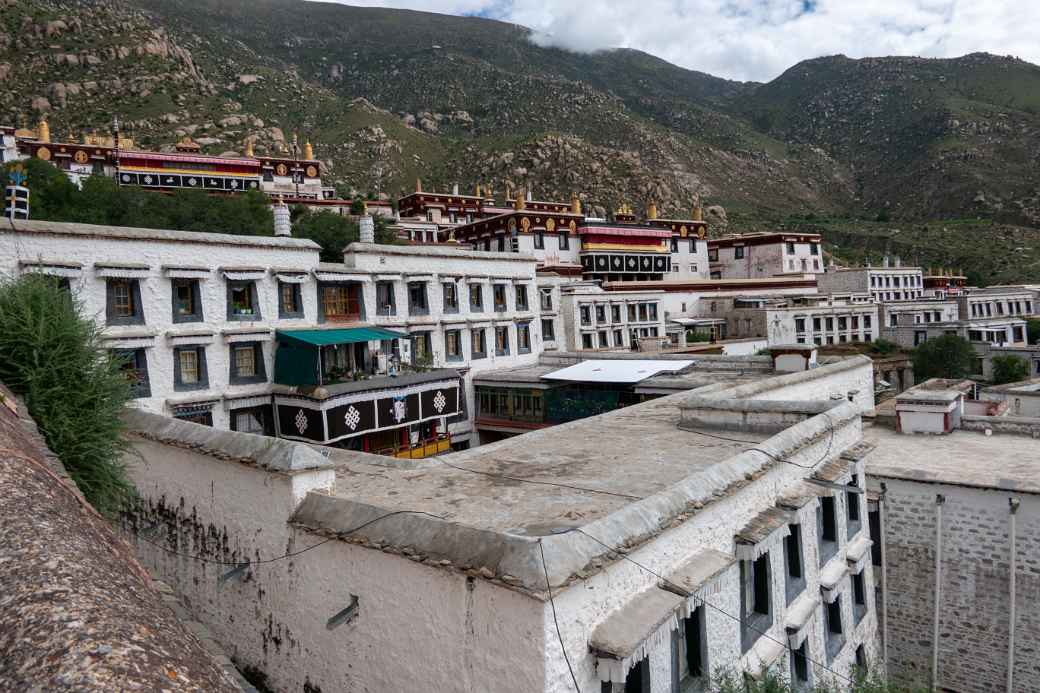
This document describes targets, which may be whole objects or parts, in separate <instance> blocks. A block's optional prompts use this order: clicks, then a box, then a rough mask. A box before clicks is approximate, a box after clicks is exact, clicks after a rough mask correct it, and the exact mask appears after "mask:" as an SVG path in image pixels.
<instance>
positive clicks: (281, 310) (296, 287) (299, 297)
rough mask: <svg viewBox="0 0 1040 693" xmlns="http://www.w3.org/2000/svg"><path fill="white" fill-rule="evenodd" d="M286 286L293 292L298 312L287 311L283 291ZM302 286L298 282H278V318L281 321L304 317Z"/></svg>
mask: <svg viewBox="0 0 1040 693" xmlns="http://www.w3.org/2000/svg"><path fill="white" fill-rule="evenodd" d="M286 286H291V287H292V290H293V302H294V303H296V310H285V303H284V302H283V301H282V290H283V289H284V287H286ZM301 286H302V285H301V284H299V283H297V282H283V281H281V280H279V281H278V317H279V319H281V320H291V319H293V318H302V317H303V291H302V290H301V288H300V287H301Z"/></svg>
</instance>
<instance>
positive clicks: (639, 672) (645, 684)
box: [608, 657, 650, 693]
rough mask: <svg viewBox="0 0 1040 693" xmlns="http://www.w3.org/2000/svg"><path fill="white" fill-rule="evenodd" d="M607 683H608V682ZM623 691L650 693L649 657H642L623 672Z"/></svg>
mask: <svg viewBox="0 0 1040 693" xmlns="http://www.w3.org/2000/svg"><path fill="white" fill-rule="evenodd" d="M608 685H609V684H608ZM624 690H625V693H650V658H649V657H643V658H642V659H641V660H639V662H638V663H637V664H636V665H635V666H634V667H632V668H631V669H629V670H628V673H627V674H625V689H624Z"/></svg>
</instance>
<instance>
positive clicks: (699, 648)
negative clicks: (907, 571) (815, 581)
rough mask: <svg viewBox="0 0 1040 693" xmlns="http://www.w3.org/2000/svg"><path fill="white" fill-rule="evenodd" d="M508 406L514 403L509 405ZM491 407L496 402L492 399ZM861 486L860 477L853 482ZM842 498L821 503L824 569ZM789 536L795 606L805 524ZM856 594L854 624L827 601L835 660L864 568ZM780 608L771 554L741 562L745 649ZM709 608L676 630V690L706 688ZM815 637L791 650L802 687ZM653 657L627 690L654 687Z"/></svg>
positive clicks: (862, 598)
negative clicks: (650, 684)
mask: <svg viewBox="0 0 1040 693" xmlns="http://www.w3.org/2000/svg"><path fill="white" fill-rule="evenodd" d="M507 404H508V403H507ZM489 406H490V403H489ZM850 484H851V485H852V486H858V479H857V477H855V476H853V478H852V481H851V482H850ZM845 496H846V504H845V506H846V525H847V528H848V529H847V535H848V537H849V538H852V537H853V536H855V535H856V534H857V533H858V532H859V531H860V529H861V528H862V517H861V512H862V508H861V507H860V503H861V501H860V494H858V493H855V492H851V491H850V492H846V494H845ZM836 501H837V499H836V498H835V497H833V496H825V497H823V498H821V499H820V504H819V505H818V506H817V510H816V512H817V522H816V526H817V542H818V545H819V556H820V563H819V565H820V567H821V568H822V567H823V566H824V565H825V564H826V563H827V561H828V560H829V559H830V558H832V557H833V556H834V555H836V554H837V547H838V545H839V544H840V540H839V535H838V530H837V527H838V522H837V503H836ZM788 529H789V534H788V536H787V537H786V538H785V539H784V543H783V556H784V558H783V563H784V600H785V604H786V605H788V606H789V605H790V604H792V603H793V602H794V601H795V599H797V598H798V597H799V596H800V595H801V594H802V593H803V592H804V591H805V588H806V584H807V581H806V571H805V547H804V543H803V536H802V526H801V525H800V524H791V525H789V526H788ZM850 583H851V588H852V589H851V593H852V594H851V596H852V610H851V613H852V623H851V624H850V623H846V620H845V618H844V616H843V610H842V597H841V595H835V596H834V597H833V599H832V600H831V601H830V602H827V601H826V600H825V601H824V603H823V604H822V605H821V607H820V608H821V612H822V614H821V616H822V622H823V625H824V637H825V647H826V661H827V663H828V664H829V663H831V662H833V661H834V659H835V658H836V657H837V656H838V654H839V653H840V652H841V650H842V648H843V647H844V646H845V644H846V640H847V638H846V634H847V633H848V632H849V631H850V628H852V627H855V626H856V625H858V624H859V623H860V622H861V621H862V620H863V619H864V618H865V617H866V615H867V613H868V609H869V606H868V603H867V591H866V578H865V575H864V573H863V571H862V570H861V571H860V572H858V573H855V574H852V575H851V576H850ZM777 612H778V610H777V608H776V605H774V604H773V568H772V562H771V555H770V552H768V551H767V552H765V553H763V554H762V555H761V556H758V557H757V558H755V559H751V560H743V561H741V562H740V616H741V651H742V652H745V653H746V652H748V651H749V650H750V649H751V648H752V647H753V646H754V645H755V643H756V642H757V641H758V639H759V638H761V637H763V635H762V634H763V633H766V632H768V631H769V629H770V628H771V627H772V626H773V623H774V621H775V618H776V614H777ZM705 616H706V613H705V607H704V606H703V605H701V606H698V607H697V608H696V609H694V610H693V611H691V613H690V615H689V617H687V618H685V619H682V620H681V621H680V624H679V628H678V629H676V630H674V631H673V632H672V642H671V654H672V688H671V690H673V691H694V690H706V689H707V683H708V681H707V679H708V677H709V676H710V672H711V664H712V663H711V662H710V661H708V647H707V629H706V624H705ZM808 642H809V639H808V638H806V639H805V641H803V642H802V644H801V645H799V646H798V647H797V648H794V647H792V648H790V663H789V671H790V676H791V683H792V684H794V687H795V688H796V689H799V690H800V689H803V688H807V687H808V686H810V685H811V684H812V681H811V678H812V668H811V667H810V666H809V663H810V658H809V651H808ZM855 659H856V665H857V666H858V667H860V668H863V669H865V668H866V667H867V658H866V650H865V648H864V647H863V646H862V645H860V646H858V647H857V648H856V655H855ZM649 675H650V669H649V659H644V660H642V661H640V662H639V663H637V664H636V665H635V666H634V667H633V668H632V669H631V670H630V671H629V673H628V676H627V678H626V680H625V687H624V690H625V692H626V693H628V692H629V691H636V692H639V693H642V692H643V691H646V690H648V689H649V687H648V681H649V678H648V677H649ZM601 690H602V691H603V692H604V693H606V692H610V691H614V690H619V689H614V688H612V687H611V684H609V683H608V684H603V686H602V688H601Z"/></svg>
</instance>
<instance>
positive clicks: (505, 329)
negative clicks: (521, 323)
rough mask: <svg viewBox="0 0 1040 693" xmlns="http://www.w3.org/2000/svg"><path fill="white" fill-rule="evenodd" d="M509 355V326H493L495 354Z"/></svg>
mask: <svg viewBox="0 0 1040 693" xmlns="http://www.w3.org/2000/svg"><path fill="white" fill-rule="evenodd" d="M508 355H509V326H508V325H499V326H497V327H495V356H508Z"/></svg>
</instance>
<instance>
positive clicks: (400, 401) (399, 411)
mask: <svg viewBox="0 0 1040 693" xmlns="http://www.w3.org/2000/svg"><path fill="white" fill-rule="evenodd" d="M390 416H392V417H394V421H396V422H397V423H401V422H402V421H404V420H405V418H406V417H407V416H408V404H407V403H406V402H405V400H404V397H395V398H394V406H393V407H391V408H390Z"/></svg>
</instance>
